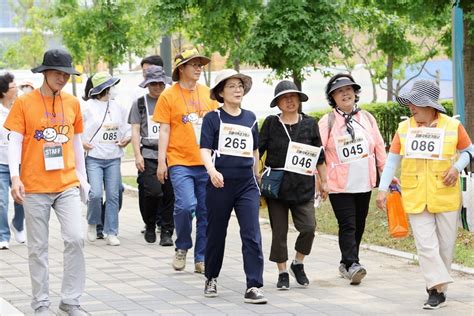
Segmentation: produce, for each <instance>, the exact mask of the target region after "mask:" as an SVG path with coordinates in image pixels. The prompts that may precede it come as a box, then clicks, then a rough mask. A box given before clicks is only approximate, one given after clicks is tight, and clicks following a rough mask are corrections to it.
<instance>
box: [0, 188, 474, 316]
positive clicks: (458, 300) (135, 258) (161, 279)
mask: <svg viewBox="0 0 474 316" xmlns="http://www.w3.org/2000/svg"><path fill="white" fill-rule="evenodd" d="M84 211H85V210H84ZM84 227H85V222H84ZM142 227H143V223H142V221H141V218H140V215H139V211H138V200H137V198H136V197H135V196H132V195H129V194H127V195H125V199H124V207H123V209H122V211H121V213H120V236H119V237H120V240H121V242H122V245H121V246H119V247H111V246H107V245H106V244H105V241H103V240H98V241H97V242H95V243H93V244H89V243H86V247H85V251H86V263H87V281H86V291H85V294H84V296H83V299H82V305H83V307H84V308H85V309H86V310H87V311H89V312H90V313H91V314H92V315H158V314H160V315H223V314H228V315H257V314H278V315H291V314H293V315H367V314H372V315H376V314H377V315H379V314H387V315H388V314H404V315H426V314H427V313H428V312H427V311H424V310H422V309H421V305H422V303H423V302H424V300H425V299H426V293H425V290H424V282H423V279H422V276H421V274H420V272H419V267H418V266H417V265H416V264H414V263H413V262H410V261H408V260H406V259H400V258H397V257H392V256H388V255H384V254H380V253H377V252H373V251H368V250H363V251H362V252H361V260H362V263H363V264H364V265H365V266H366V267H367V271H368V275H367V277H366V279H364V281H363V283H362V284H361V285H360V286H351V285H349V284H348V282H347V281H346V280H344V279H342V278H340V277H339V276H338V273H337V268H338V259H339V249H338V246H337V243H336V241H335V240H334V239H331V238H327V237H325V236H317V237H316V240H315V242H314V246H313V252H312V254H311V255H310V256H309V257H308V258H307V260H306V261H305V263H306V266H305V267H306V272H307V274H308V276H309V278H310V281H311V284H310V286H309V287H308V288H300V287H297V286H295V281H294V279H291V280H290V281H291V282H292V283H291V286H292V288H291V290H290V291H277V290H276V288H275V285H276V279H277V272H276V266H275V265H274V264H273V263H271V262H269V261H268V259H267V258H268V252H269V249H270V241H271V230H270V227H269V225H268V224H266V223H262V235H263V243H264V245H263V249H264V252H265V258H266V261H265V272H264V280H265V287H264V290H265V294H266V296H267V297H268V299H269V303H268V304H267V305H251V304H245V303H243V292H244V290H245V276H244V273H243V269H242V258H241V251H240V249H241V242H240V237H239V228H238V225H237V222H236V220H235V218H234V217H233V218H232V220H231V224H230V227H229V232H228V236H227V245H226V247H227V248H226V253H225V259H224V266H223V269H222V271H221V275H220V277H219V279H218V290H219V297H217V298H204V297H203V285H204V276H203V275H198V274H195V273H193V268H194V265H193V261H192V260H193V259H192V258H193V255H192V253H189V254H188V260H187V266H186V269H185V271H183V272H175V271H173V269H172V267H171V258H172V256H173V254H174V249H173V247H161V246H159V245H158V243H156V244H147V243H146V242H145V241H144V239H143V235H142V234H140V230H141V229H142ZM59 236H60V233H59V225H58V222H57V219H56V217H55V216H51V229H50V275H51V277H50V292H51V293H50V296H51V299H52V302H53V304H52V308H53V310H57V307H58V304H59V290H60V286H61V284H60V282H61V275H62V248H63V245H62V242H61V240H60V238H58V237H59ZM296 236H297V234H296V233H295V232H292V233H290V234H289V242H290V244H293V243H294V240H295V238H296ZM291 248H292V247H290V249H291ZM293 255H294V253H293V250H292V251H291V253H290V256H291V257H292V256H293ZM0 256H1V257H0V271H1V278H0V297H1V298H3V299H4V300H3V301H2V300H1V299H0V304H2V305H3V306H2V305H0V314H1V311H2V309H3V310H4V311H5V310H7V309H6V308H7V305H8V303H10V304H11V305H12V307H13V308H16V309H17V310H18V311H21V312H22V313H25V314H31V308H30V295H31V289H30V279H29V273H28V264H27V249H26V247H25V246H24V245H18V244H15V242H12V244H11V248H10V250H9V251H1V252H0ZM454 279H455V283H454V284H453V285H452V286H451V287H450V291H449V293H448V306H447V307H445V308H442V309H440V310H438V311H436V312H434V313H436V314H440V315H474V276H472V275H461V274H459V273H454ZM5 301H7V302H8V303H6V302H5ZM3 315H14V314H13V312H12V310H11V309H10V311H9V312H4V313H3V314H2V316H3ZM17 315H22V314H21V313H19V314H17Z"/></svg>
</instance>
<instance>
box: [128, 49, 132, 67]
mask: <svg viewBox="0 0 474 316" xmlns="http://www.w3.org/2000/svg"><path fill="white" fill-rule="evenodd" d="M128 71H132V52H131V51H128Z"/></svg>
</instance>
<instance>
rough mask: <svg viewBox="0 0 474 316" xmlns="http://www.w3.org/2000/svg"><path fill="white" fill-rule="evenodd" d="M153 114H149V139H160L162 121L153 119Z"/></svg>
mask: <svg viewBox="0 0 474 316" xmlns="http://www.w3.org/2000/svg"><path fill="white" fill-rule="evenodd" d="M152 117H153V115H150V116H148V137H147V138H149V139H158V138H159V137H160V123H156V122H155V121H153V120H152Z"/></svg>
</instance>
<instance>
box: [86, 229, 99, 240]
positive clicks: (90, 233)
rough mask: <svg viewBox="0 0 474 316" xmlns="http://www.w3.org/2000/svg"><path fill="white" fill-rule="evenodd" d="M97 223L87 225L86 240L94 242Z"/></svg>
mask: <svg viewBox="0 0 474 316" xmlns="http://www.w3.org/2000/svg"><path fill="white" fill-rule="evenodd" d="M96 228H97V225H87V240H88V241H90V242H94V241H96V240H97V230H96Z"/></svg>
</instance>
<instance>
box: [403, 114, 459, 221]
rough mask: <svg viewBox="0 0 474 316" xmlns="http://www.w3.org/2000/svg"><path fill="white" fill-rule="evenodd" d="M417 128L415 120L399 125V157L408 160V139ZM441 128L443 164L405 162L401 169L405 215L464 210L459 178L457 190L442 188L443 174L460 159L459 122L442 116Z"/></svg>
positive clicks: (424, 160) (428, 161) (439, 118)
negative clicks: (458, 149)
mask: <svg viewBox="0 0 474 316" xmlns="http://www.w3.org/2000/svg"><path fill="white" fill-rule="evenodd" d="M410 126H411V127H416V126H417V125H416V122H415V119H414V118H413V117H411V118H410V119H409V120H405V121H403V122H401V123H400V124H399V125H398V130H397V132H398V136H399V137H400V145H401V149H400V155H402V156H405V144H406V136H407V133H408V128H409V127H410ZM437 127H438V128H442V129H444V130H445V133H444V140H443V152H442V160H432V159H417V158H406V159H405V158H404V159H402V167H401V175H400V182H401V189H402V197H403V207H404V208H405V212H406V213H412V214H416V213H421V212H423V211H424V210H425V208H426V209H427V210H428V211H429V212H430V213H441V212H448V211H457V210H459V208H460V207H461V190H460V186H459V178H458V181H457V182H456V185H454V186H446V185H444V184H443V178H444V177H443V173H444V172H445V171H447V170H448V169H449V168H450V167H451V166H452V165H453V163H454V161H455V159H456V157H457V151H456V146H457V144H458V127H459V121H458V120H456V119H453V118H451V117H449V116H447V115H444V114H441V113H439V115H438V124H437Z"/></svg>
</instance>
